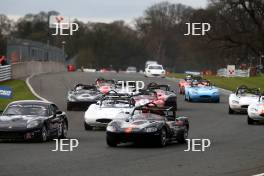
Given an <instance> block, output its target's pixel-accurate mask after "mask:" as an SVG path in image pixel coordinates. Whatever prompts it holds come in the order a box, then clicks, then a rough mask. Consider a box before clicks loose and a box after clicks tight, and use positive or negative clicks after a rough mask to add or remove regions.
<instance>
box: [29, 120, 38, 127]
mask: <svg viewBox="0 0 264 176" xmlns="http://www.w3.org/2000/svg"><path fill="white" fill-rule="evenodd" d="M39 124H40V123H39V121H30V122H28V123H27V128H34V127H37V126H38V125H39Z"/></svg>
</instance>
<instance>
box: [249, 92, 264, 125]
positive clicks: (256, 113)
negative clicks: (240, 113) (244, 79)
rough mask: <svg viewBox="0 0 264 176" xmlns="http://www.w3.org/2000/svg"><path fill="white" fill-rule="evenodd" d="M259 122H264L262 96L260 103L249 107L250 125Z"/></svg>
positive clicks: (263, 99)
mask: <svg viewBox="0 0 264 176" xmlns="http://www.w3.org/2000/svg"><path fill="white" fill-rule="evenodd" d="M258 121H264V96H260V97H259V101H258V102H256V103H252V104H251V105H249V106H248V119H247V122H248V124H249V125H251V124H253V123H254V122H258Z"/></svg>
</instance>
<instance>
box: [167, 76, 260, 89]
mask: <svg viewBox="0 0 264 176" xmlns="http://www.w3.org/2000/svg"><path fill="white" fill-rule="evenodd" d="M169 77H175V78H184V77H185V74H181V73H172V74H170V75H169ZM204 78H205V79H208V80H210V81H211V82H212V83H213V84H214V85H216V86H217V87H221V88H224V89H228V90H232V91H234V90H235V89H236V88H237V87H238V86H240V85H246V86H248V87H252V88H254V87H256V88H260V89H261V90H262V91H264V76H255V77H250V78H237V77H236V78H225V77H218V76H204Z"/></svg>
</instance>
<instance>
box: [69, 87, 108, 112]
mask: <svg viewBox="0 0 264 176" xmlns="http://www.w3.org/2000/svg"><path fill="white" fill-rule="evenodd" d="M102 96H103V93H101V91H99V90H98V89H97V87H96V86H94V85H84V84H77V85H76V86H75V87H74V88H73V89H72V90H70V91H69V92H68V96H67V110H68V111H72V110H86V109H87V108H88V107H89V106H90V105H91V104H93V103H96V102H97V101H98V100H100V99H101V97H102Z"/></svg>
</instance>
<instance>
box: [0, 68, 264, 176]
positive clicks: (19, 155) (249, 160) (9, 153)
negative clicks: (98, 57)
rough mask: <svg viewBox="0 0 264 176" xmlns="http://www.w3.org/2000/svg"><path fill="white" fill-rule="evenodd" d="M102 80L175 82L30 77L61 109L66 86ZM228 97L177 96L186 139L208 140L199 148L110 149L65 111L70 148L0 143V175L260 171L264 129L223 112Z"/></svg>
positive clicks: (181, 175)
mask: <svg viewBox="0 0 264 176" xmlns="http://www.w3.org/2000/svg"><path fill="white" fill-rule="evenodd" d="M99 76H103V77H105V78H114V79H124V80H143V81H145V82H146V83H148V82H152V81H156V82H159V83H167V84H170V85H171V87H172V88H173V89H175V90H176V89H177V86H176V83H175V82H173V81H168V80H166V79H162V78H144V76H143V75H140V74H125V73H122V74H116V73H107V74H100V73H81V72H74V73H56V74H43V75H39V76H35V77H33V78H32V79H31V80H30V83H31V84H32V86H33V88H34V89H35V91H36V92H37V93H38V94H40V96H42V97H44V98H46V99H48V100H50V101H53V102H55V103H56V104H57V105H58V106H59V107H60V108H61V109H62V110H64V111H66V95H67V91H68V89H70V88H72V87H73V86H74V85H75V84H77V83H93V82H94V80H95V79H96V78H97V77H99ZM227 100H228V96H227V95H224V94H222V95H221V102H220V103H219V104H215V103H188V102H185V101H184V98H183V96H181V95H179V96H178V107H179V111H178V115H184V116H187V117H189V118H190V134H189V138H190V139H210V140H211V142H212V144H211V147H210V148H209V149H207V150H206V151H204V152H184V150H185V149H187V144H177V143H173V144H170V145H168V146H167V147H165V148H155V147H150V146H135V145H133V144H127V145H122V146H120V147H117V148H109V147H108V146H107V145H106V143H105V132H104V131H101V130H96V131H85V130H84V127H83V115H84V112H74V111H72V112H67V115H68V119H69V133H68V137H69V138H73V139H78V140H79V146H78V148H77V149H75V150H74V151H72V152H52V151H51V150H53V149H54V148H55V142H54V141H50V142H47V143H29V142H2V143H0V175H1V176H42V175H43V176H47V175H54V176H55V175H56V176H84V175H89V176H97V175H99V176H161V175H162V176H209V175H210V176H222V175H228V176H249V175H254V174H260V173H263V172H264V152H263V151H264V135H263V134H264V127H263V125H252V126H249V125H247V123H246V115H228V113H227V110H228V105H227Z"/></svg>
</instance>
